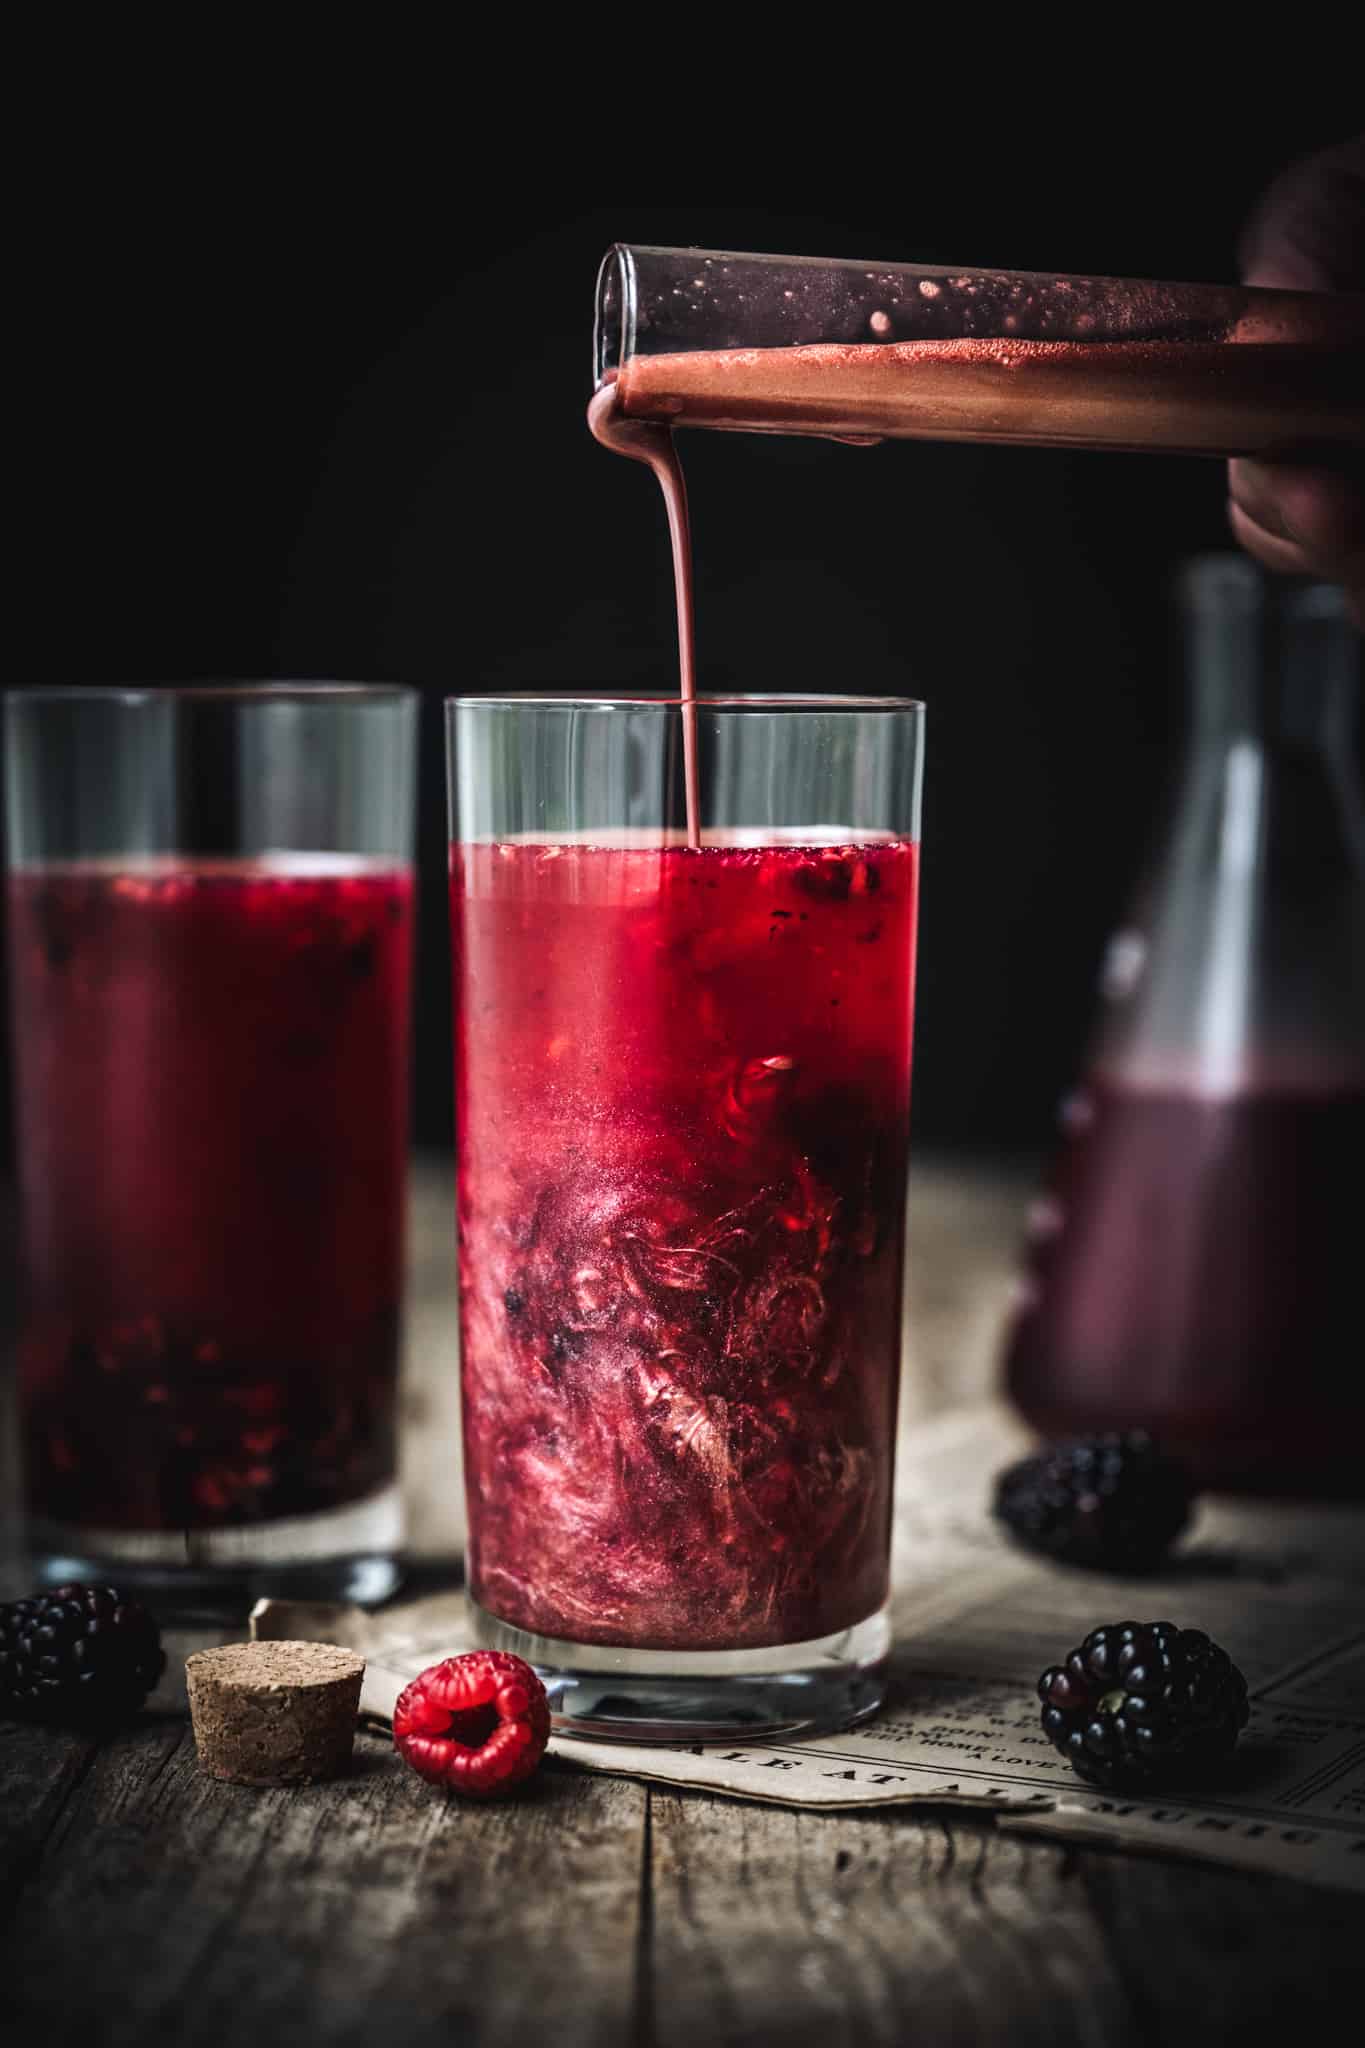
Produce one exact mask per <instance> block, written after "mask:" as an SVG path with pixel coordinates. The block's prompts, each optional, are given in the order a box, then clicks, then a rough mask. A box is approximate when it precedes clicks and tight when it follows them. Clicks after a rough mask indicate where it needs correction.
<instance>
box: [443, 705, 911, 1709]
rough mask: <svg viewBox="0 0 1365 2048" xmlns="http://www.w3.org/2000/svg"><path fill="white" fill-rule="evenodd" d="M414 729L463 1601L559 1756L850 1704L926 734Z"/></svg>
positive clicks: (884, 1478)
mask: <svg viewBox="0 0 1365 2048" xmlns="http://www.w3.org/2000/svg"><path fill="white" fill-rule="evenodd" d="M697 718H698V740H699V749H700V766H701V788H702V821H703V833H702V844H701V845H700V846H699V847H689V846H688V845H687V844H686V842H685V838H684V835H683V833H682V831H681V819H682V803H683V794H682V725H681V719H682V713H681V708H680V706H679V704H678V703H677V701H676V700H648V699H640V700H633V701H626V702H621V701H617V702H611V703H607V702H601V701H596V700H590V699H588V700H576V701H571V700H566V699H538V700H537V699H522V700H489V699H482V700H480V699H465V700H457V701H455V702H453V703H452V704H451V706H450V708H449V741H450V767H451V814H452V842H453V843H452V847H451V916H452V931H453V939H454V958H455V1012H456V1033H457V1037H456V1094H457V1118H458V1125H459V1131H458V1146H459V1153H458V1158H459V1217H460V1258H461V1268H460V1270H461V1297H462V1309H461V1315H462V1322H461V1328H462V1348H463V1375H464V1434H465V1466H466V1482H467V1491H468V1507H469V1575H470V1588H471V1593H472V1597H473V1602H474V1605H475V1614H476V1621H477V1623H478V1626H479V1628H480V1630H481V1633H482V1638H483V1640H484V1641H485V1642H487V1643H489V1644H491V1645H493V1646H495V1647H499V1648H505V1649H511V1650H515V1651H517V1652H519V1653H520V1654H521V1655H523V1656H526V1657H528V1658H529V1659H530V1660H531V1661H532V1662H534V1663H535V1664H536V1665H537V1666H538V1667H539V1668H540V1669H541V1670H542V1671H543V1672H544V1673H545V1674H546V1677H547V1683H548V1684H549V1686H550V1690H551V1698H552V1704H553V1706H554V1709H555V1711H556V1714H557V1716H558V1718H559V1722H560V1725H561V1726H564V1727H567V1728H570V1729H578V1730H581V1731H583V1732H591V1733H594V1734H609V1735H618V1736H622V1737H631V1738H634V1739H636V1740H639V1739H642V1738H650V1737H658V1738H665V1739H667V1738H670V1737H677V1736H679V1735H680V1734H683V1735H702V1734H706V1733H713V1734H714V1733H724V1732H726V1731H735V1732H738V1731H740V1730H747V1731H748V1732H750V1733H753V1732H757V1731H758V1730H761V1729H768V1730H772V1729H775V1728H791V1727H798V1726H814V1725H824V1726H828V1725H832V1724H837V1723H839V1722H843V1721H848V1720H850V1719H853V1718H856V1717H857V1716H859V1715H860V1714H862V1713H865V1712H867V1711H870V1710H871V1708H872V1707H874V1706H875V1705H876V1704H877V1702H878V1701H879V1699H880V1697H881V1675H880V1667H881V1663H882V1660H883V1658H884V1655H885V1651H886V1647H887V1640H888V1632H887V1621H886V1599H887V1584H888V1558H889V1545H890V1527H891V1487H892V1453H893V1444H894V1436H895V1414H896V1399H897V1386H898V1379H899V1371H900V1357H901V1294H902V1289H901V1277H902V1254H903V1243H902V1240H903V1230H904V1193H905V1167H906V1140H907V1125H908V1115H909V1090H910V1045H911V1018H912V1008H913V988H914V962H915V918H916V895H917V870H918V844H917V842H918V836H919V833H918V827H919V787H920V756H921V741H922V708H921V707H920V706H919V705H917V704H913V703H910V702H908V701H905V700H878V699H856V698H847V699H837V698H817V699H800V698H781V699H761V698H731V699H724V700H720V699H709V700H708V699H702V700H701V703H700V706H699V710H698V715H697Z"/></svg>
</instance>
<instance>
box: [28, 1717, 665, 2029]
mask: <svg viewBox="0 0 1365 2048" xmlns="http://www.w3.org/2000/svg"><path fill="white" fill-rule="evenodd" d="M644 1810H645V1795H644V1792H643V1790H642V1789H641V1788H640V1787H638V1786H634V1785H630V1784H626V1783H620V1782H616V1781H610V1782H608V1781H605V1780H591V1779H588V1778H586V1777H580V1776H579V1775H577V1774H570V1773H565V1772H553V1773H552V1772H546V1773H544V1774H542V1776H541V1778H540V1779H539V1780H538V1781H537V1783H536V1784H535V1786H534V1787H533V1788H531V1789H530V1791H529V1792H528V1793H527V1794H526V1795H525V1796H523V1797H522V1798H520V1799H518V1801H517V1802H516V1804H515V1806H514V1807H509V1806H497V1805H488V1806H476V1805H464V1804H461V1803H459V1802H457V1801H454V1800H450V1799H446V1798H444V1797H442V1796H441V1795H440V1794H439V1793H433V1792H432V1790H431V1789H430V1788H429V1787H428V1786H426V1785H424V1784H423V1783H422V1782H421V1781H420V1780H419V1779H417V1778H416V1777H414V1776H413V1774H412V1773H411V1772H410V1771H408V1770H406V1769H405V1768H404V1767H403V1765H402V1764H401V1763H399V1761H398V1759H397V1758H396V1757H395V1756H394V1754H393V1751H392V1748H391V1746H390V1745H389V1744H388V1743H387V1742H386V1741H384V1740H382V1739H381V1738H379V1737H377V1736H363V1737H362V1738H361V1739H360V1741H359V1743H358V1744H357V1759H356V1768H355V1770H354V1772H353V1773H352V1775H351V1777H350V1778H348V1779H346V1780H345V1781H344V1782H342V1783H340V1784H335V1785H316V1786H309V1787H298V1788H292V1789H289V1790H272V1791H253V1790H249V1789H247V1788H244V1787H240V1786H233V1785H223V1784H219V1783H217V1782H216V1781H213V1780H210V1779H207V1778H205V1777H203V1776H202V1775H201V1774H200V1772H199V1771H198V1769H197V1767H196V1765H195V1762H194V1750H193V1744H192V1742H191V1739H190V1736H189V1731H188V1729H187V1728H186V1726H185V1724H184V1722H183V1720H181V1719H180V1718H179V1717H171V1716H167V1717H165V1718H163V1719H162V1720H160V1721H159V1722H157V1723H156V1724H154V1725H153V1726H152V1727H150V1728H143V1729H139V1730H137V1731H133V1732H130V1733H128V1734H126V1735H123V1736H120V1737H118V1738H116V1739H114V1740H112V1741H111V1742H109V1743H108V1744H107V1745H105V1746H104V1747H103V1748H102V1749H101V1750H100V1752H99V1754H98V1755H97V1757H96V1758H95V1761H94V1763H93V1765H92V1767H91V1768H90V1769H89V1771H88V1772H87V1774H86V1775H85V1777H84V1779H83V1781H82V1782H81V1783H80V1785H79V1786H78V1787H77V1788H76V1790H75V1791H74V1792H73V1793H72V1794H71V1796H70V1797H69V1798H68V1799H67V1800H66V1801H65V1803H64V1805H63V1807H62V1809H61V1811H60V1813H59V1814H58V1816H57V1818H56V1822H55V1825H54V1827H53V1829H52V1832H51V1835H50V1837H49V1840H48V1843H47V1847H46V1850H45V1852H44V1854H43V1857H42V1859H41V1863H40V1865H39V1866H38V1868H37V1869H36V1870H35V1871H33V1872H32V1873H31V1875H30V1879H29V1882H28V1883H27V1884H25V1885H23V1887H22V1888H21V1890H20V1891H19V1895H18V1898H17V1901H16V1902H15V1905H14V1908H13V1911H12V1914H11V1916H10V1920H9V1924H8V1926H7V1928H6V1929H5V1934H4V1939H3V1944H2V1945H0V1971H3V1981H4V1983H5V1984H6V1986H7V1988H8V1990H9V1994H10V2014H11V2020H12V2023H13V2024H14V2026H15V2027H16V2029H17V2032H16V2035H15V2038H16V2039H20V2040H24V2039H32V2040H35V2041H37V2040H40V2039H41V2040H42V2041H44V2042H45V2043H51V2044H53V2048H58V2044H66V2043H70V2044H72V2048H75V2044H81V2048H90V2043H91V2042H99V2043H101V2044H109V2048H121V2044H125V2043H127V2044H132V2043H137V2044H138V2048H142V2044H144V2043H145V2044H152V2043H156V2044H160V2043H163V2042H165V2043H177V2044H184V2048H194V2044H213V2048H228V2044H231V2048H236V2044H239V2043H241V2044H248V2043H249V2044H252V2048H259V2044H262V2043H270V2044H273V2043H279V2042H292V2041H296V2040H297V2041H308V2042H309V2043H314V2044H317V2048H324V2044H325V2048H332V2044H337V2048H340V2044H346V2048H351V2044H363V2043H369V2042H377V2041H380V2040H384V2039H388V2038H392V2039H393V2040H395V2042H401V2044H402V2048H426V2044H428V2043H431V2044H435V2043H437V2042H440V2043H442V2044H445V2043H448V2042H450V2041H452V2040H461V2041H469V2042H479V2043H485V2042H486V2043H492V2044H501V2043H504V2042H507V2043H511V2042H521V2041H527V2040H533V2039H536V2038H538V2036H539V2034H540V2032H541V2030H542V2028H543V2027H545V2026H546V2025H547V2024H548V2023H549V2022H551V2021H553V2025H554V2031H555V2036H556V2039H557V2040H558V2041H562V2042H563V2043H565V2044H566V2048H577V2044H585V2048H586V2044H589V2043H591V2044H597V2043H603V2044H610V2043H615V2042H624V2041H627V2040H629V2039H630V2038H631V2032H630V2029H631V2020H632V2010H633V2005H634V1997H635V1978H636V1969H637V1958H636V1933H637V1924H638V1914H639V1901H640V1895H641V1884H642V1872H641V1857H642V1854H643V1846H644Z"/></svg>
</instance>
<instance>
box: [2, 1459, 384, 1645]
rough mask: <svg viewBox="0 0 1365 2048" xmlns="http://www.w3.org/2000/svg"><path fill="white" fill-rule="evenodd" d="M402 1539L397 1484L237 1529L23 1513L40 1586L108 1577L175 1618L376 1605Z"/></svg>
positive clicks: (232, 1616)
mask: <svg viewBox="0 0 1365 2048" xmlns="http://www.w3.org/2000/svg"><path fill="white" fill-rule="evenodd" d="M402 1538H403V1511H402V1503H401V1501H400V1499H399V1494H398V1488H397V1487H396V1486H390V1487H386V1488H385V1490H384V1491H383V1493H376V1494H371V1495H370V1497H369V1499H368V1500H362V1501H354V1502H352V1503H351V1504H350V1505H349V1506H347V1507H344V1508H337V1509H335V1510H334V1511H332V1512H331V1513H329V1514H322V1515H296V1516H291V1517H289V1518H288V1519H287V1520H284V1521H279V1522H257V1523H254V1524H252V1525H250V1526H248V1527H244V1528H236V1529H164V1530H143V1529H139V1530H128V1529H80V1528H71V1527H68V1526H65V1525H63V1524H61V1523H57V1522H44V1521H42V1520H38V1519H32V1518H31V1519H30V1520H29V1523H28V1526H27V1530H26V1539H27V1549H28V1554H29V1561H30V1563H31V1565H32V1568H33V1574H34V1578H35V1580H36V1582H37V1583H38V1584H39V1585H44V1586H60V1585H61V1584H63V1583H64V1582H65V1581H66V1580H68V1579H71V1580H93V1581H95V1582H96V1583H97V1584H98V1583H99V1582H100V1581H102V1580H108V1581H112V1582H113V1583H114V1584H115V1585H117V1586H118V1587H119V1588H120V1590H121V1591H125V1592H128V1593H132V1594H135V1595H136V1596H137V1597H138V1598H139V1599H142V1600H145V1601H146V1603H147V1605H148V1606H149V1607H151V1608H152V1609H153V1610H154V1612H155V1613H156V1614H158V1615H159V1616H162V1617H164V1618H167V1619H175V1620H182V1621H193V1620H199V1619H203V1620H212V1621H218V1620H223V1619H244V1618H245V1617H246V1615H247V1614H249V1613H250V1611H251V1608H252V1606H253V1604H254V1603H255V1602H256V1601H257V1600H260V1599H264V1598H267V1597H273V1598H279V1599H286V1598H287V1599H292V1600H351V1601H355V1602H356V1603H357V1604H358V1605H359V1606H362V1607H374V1606H377V1605H378V1604H379V1602H380V1601H383V1600H387V1599H389V1598H390V1597H391V1595H392V1594H393V1593H395V1592H396V1591H397V1589H398V1587H399V1586H400V1585H401V1583H402V1578H403V1572H402V1566H401V1563H400V1561H399V1558H398V1556H397V1552H398V1550H399V1547H400V1545H401V1543H402Z"/></svg>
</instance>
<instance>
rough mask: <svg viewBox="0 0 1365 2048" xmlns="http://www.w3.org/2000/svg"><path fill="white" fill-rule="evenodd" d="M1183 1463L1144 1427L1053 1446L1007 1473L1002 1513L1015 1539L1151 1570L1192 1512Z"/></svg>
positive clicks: (1109, 1567) (1097, 1561) (1000, 1486)
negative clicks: (1147, 1432) (1163, 1447)
mask: <svg viewBox="0 0 1365 2048" xmlns="http://www.w3.org/2000/svg"><path fill="white" fill-rule="evenodd" d="M1191 1499H1192V1494H1191V1490H1190V1483H1189V1480H1188V1478H1187V1477H1186V1475H1185V1471H1184V1469H1183V1467H1182V1466H1180V1465H1178V1464H1177V1463H1176V1461H1175V1459H1174V1458H1169V1457H1167V1456H1166V1454H1165V1452H1164V1451H1161V1450H1159V1449H1158V1448H1157V1446H1156V1444H1154V1443H1153V1442H1152V1439H1151V1438H1150V1437H1149V1436H1148V1435H1146V1433H1145V1432H1144V1431H1142V1430H1131V1431H1129V1432H1128V1433H1127V1434H1126V1435H1123V1436H1118V1435H1107V1436H1087V1437H1078V1438H1076V1439H1075V1440H1074V1441H1071V1442H1067V1443H1059V1444H1053V1445H1051V1446H1049V1448H1048V1449H1047V1450H1045V1451H1042V1452H1040V1453H1039V1454H1038V1455H1037V1456H1036V1457H1032V1458H1024V1459H1022V1460H1021V1461H1020V1463H1019V1464H1017V1465H1011V1466H1010V1467H1009V1468H1008V1470H1007V1471H1004V1472H1002V1473H1001V1474H1000V1477H999V1478H998V1479H997V1481H996V1484H995V1513H996V1515H997V1517H998V1518H999V1520H1000V1521H1002V1522H1003V1523H1004V1524H1005V1526H1006V1528H1007V1529H1009V1531H1010V1533H1011V1534H1012V1535H1013V1536H1014V1538H1015V1540H1016V1541H1017V1542H1019V1543H1022V1544H1023V1545H1024V1546H1025V1547H1026V1548H1027V1549H1029V1550H1036V1551H1039V1552H1040V1553H1041V1554H1042V1555H1043V1556H1044V1557H1050V1558H1053V1559H1054V1560H1056V1561H1057V1562H1058V1563H1062V1564H1075V1565H1084V1566H1087V1567H1088V1568H1089V1569H1091V1570H1094V1571H1107V1572H1147V1571H1151V1570H1152V1569H1153V1568H1154V1567H1155V1566H1156V1565H1158V1564H1160V1563H1161V1560H1162V1559H1163V1557H1164V1556H1165V1555H1166V1552H1167V1551H1168V1550H1169V1549H1170V1547H1171V1545H1172V1543H1174V1541H1175V1539H1176V1537H1177V1536H1178V1535H1179V1534H1180V1532H1181V1530H1182V1529H1183V1528H1184V1527H1185V1524H1186V1523H1187V1522H1188V1521H1189V1518H1190V1503H1191Z"/></svg>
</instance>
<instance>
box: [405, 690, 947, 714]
mask: <svg viewBox="0 0 1365 2048" xmlns="http://www.w3.org/2000/svg"><path fill="white" fill-rule="evenodd" d="M692 701H693V702H694V703H695V705H696V707H697V709H698V710H699V711H847V712H850V713H853V712H886V713H889V712H906V711H911V712H922V711H923V710H924V701H923V699H922V698H920V697H839V696H834V695H832V694H829V693H826V694H824V695H821V694H818V693H814V692H802V691H792V692H791V693H790V694H783V695H780V696H778V695H773V694H771V693H767V694H764V693H759V692H743V691H738V692H731V693H728V694H725V695H715V696H712V695H703V696H698V697H696V698H694V699H693V700H692ZM445 703H446V708H447V709H448V710H452V711H475V710H487V711H511V710H524V709H527V708H535V709H538V710H544V711H632V710H640V709H644V710H656V711H681V710H682V709H683V708H684V703H685V700H684V699H683V698H682V697H680V696H678V694H677V692H676V691H668V690H637V691H633V692H631V691H613V692H611V693H610V694H605V695H602V696H597V697H588V696H567V695H566V696H546V695H545V694H544V693H543V692H538V691H534V690H505V691H502V692H500V693H499V694H498V695H497V696H487V697H447V698H446V700H445Z"/></svg>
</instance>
